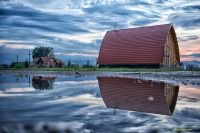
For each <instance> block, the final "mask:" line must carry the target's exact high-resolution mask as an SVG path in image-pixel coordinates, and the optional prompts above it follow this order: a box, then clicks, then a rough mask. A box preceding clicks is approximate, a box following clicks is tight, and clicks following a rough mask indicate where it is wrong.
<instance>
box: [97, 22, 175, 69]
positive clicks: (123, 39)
mask: <svg viewBox="0 0 200 133" xmlns="http://www.w3.org/2000/svg"><path fill="white" fill-rule="evenodd" d="M172 27H173V26H172V25H171V24H164V25H155V26H147V27H139V28H130V29H120V30H112V31H108V32H107V33H106V35H105V37H104V39H103V41H102V45H101V48H100V52H99V57H98V62H97V64H100V65H114V64H115V65H119V64H124V65H126V64H160V63H162V61H163V55H164V45H165V41H166V37H167V34H168V33H169V31H170V29H171V28H172Z"/></svg>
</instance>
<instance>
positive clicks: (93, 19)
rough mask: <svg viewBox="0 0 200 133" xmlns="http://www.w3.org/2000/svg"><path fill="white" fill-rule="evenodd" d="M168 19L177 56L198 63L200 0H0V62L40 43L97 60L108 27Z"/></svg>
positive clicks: (23, 56)
mask: <svg viewBox="0 0 200 133" xmlns="http://www.w3.org/2000/svg"><path fill="white" fill-rule="evenodd" d="M168 23H172V24H173V25H174V27H175V31H176V34H177V37H178V43H179V50H180V54H181V61H190V62H194V61H199V63H200V1H199V0H48V1H47V0H0V64H3V63H7V64H8V63H11V62H12V61H16V56H17V55H19V61H24V60H28V51H29V50H33V49H34V47H38V46H47V47H53V48H54V52H55V55H56V57H57V58H59V59H61V60H63V61H65V62H67V61H68V60H69V59H71V60H72V61H85V60H88V59H89V60H91V61H94V62H95V61H96V59H97V57H98V53H99V48H100V46H101V42H102V39H103V37H104V35H105V33H106V31H108V30H113V29H115V28H116V29H124V28H135V27H141V26H149V25H159V24H168Z"/></svg>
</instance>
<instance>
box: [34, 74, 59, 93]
mask: <svg viewBox="0 0 200 133" xmlns="http://www.w3.org/2000/svg"><path fill="white" fill-rule="evenodd" d="M55 79H56V78H55V77H42V76H33V78H32V86H33V87H34V88H35V89H40V90H48V89H53V84H54V82H55Z"/></svg>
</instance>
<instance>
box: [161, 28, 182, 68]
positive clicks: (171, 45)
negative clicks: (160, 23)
mask: <svg viewBox="0 0 200 133" xmlns="http://www.w3.org/2000/svg"><path fill="white" fill-rule="evenodd" d="M179 64H180V55H179V49H178V42H177V38H176V34H175V31H174V28H173V26H172V28H171V29H170V31H169V32H168V35H167V38H166V42H165V47H164V56H163V63H162V65H163V66H164V67H165V68H177V67H179Z"/></svg>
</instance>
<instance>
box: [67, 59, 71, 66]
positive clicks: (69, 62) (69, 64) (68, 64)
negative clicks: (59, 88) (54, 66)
mask: <svg viewBox="0 0 200 133" xmlns="http://www.w3.org/2000/svg"><path fill="white" fill-rule="evenodd" d="M67 66H68V67H69V66H71V61H70V59H69V61H68V63H67Z"/></svg>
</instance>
